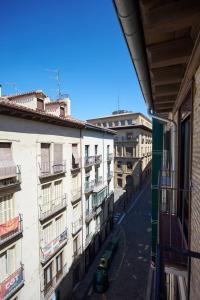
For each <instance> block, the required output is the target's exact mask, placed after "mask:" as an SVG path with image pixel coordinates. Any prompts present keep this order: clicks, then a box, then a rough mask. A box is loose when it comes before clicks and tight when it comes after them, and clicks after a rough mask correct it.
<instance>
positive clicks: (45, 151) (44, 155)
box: [41, 143, 50, 173]
mask: <svg viewBox="0 0 200 300" xmlns="http://www.w3.org/2000/svg"><path fill="white" fill-rule="evenodd" d="M41 171H42V173H49V172H50V144H46V143H42V144H41Z"/></svg>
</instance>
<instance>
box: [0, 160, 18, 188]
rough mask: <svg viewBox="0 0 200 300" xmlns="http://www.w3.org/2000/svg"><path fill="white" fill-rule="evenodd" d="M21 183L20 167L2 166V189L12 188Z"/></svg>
mask: <svg viewBox="0 0 200 300" xmlns="http://www.w3.org/2000/svg"><path fill="white" fill-rule="evenodd" d="M20 183H21V168H20V166H19V165H16V166H15V165H13V166H0V189H2V188H7V187H12V186H14V185H16V184H20Z"/></svg>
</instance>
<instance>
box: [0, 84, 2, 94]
mask: <svg viewBox="0 0 200 300" xmlns="http://www.w3.org/2000/svg"><path fill="white" fill-rule="evenodd" d="M1 89H2V85H1V84H0V97H1V96H2V95H1Z"/></svg>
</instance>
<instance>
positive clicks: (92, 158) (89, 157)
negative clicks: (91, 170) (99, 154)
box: [85, 156, 95, 168]
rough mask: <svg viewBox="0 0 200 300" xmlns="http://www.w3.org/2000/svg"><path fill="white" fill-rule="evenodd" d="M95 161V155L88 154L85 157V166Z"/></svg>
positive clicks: (89, 165)
mask: <svg viewBox="0 0 200 300" xmlns="http://www.w3.org/2000/svg"><path fill="white" fill-rule="evenodd" d="M94 163H95V157H94V156H86V157H85V168H86V167H91V166H92V165H94Z"/></svg>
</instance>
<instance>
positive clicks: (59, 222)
mask: <svg viewBox="0 0 200 300" xmlns="http://www.w3.org/2000/svg"><path fill="white" fill-rule="evenodd" d="M63 231H64V229H63V215H62V216H59V217H58V218H56V237H58V236H59V235H60V234H61V233H62V232H63Z"/></svg>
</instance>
